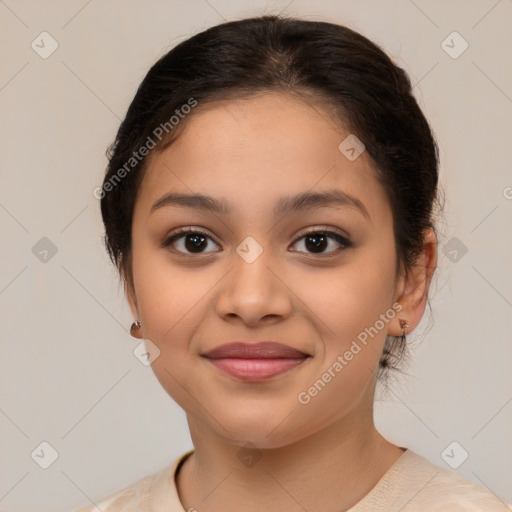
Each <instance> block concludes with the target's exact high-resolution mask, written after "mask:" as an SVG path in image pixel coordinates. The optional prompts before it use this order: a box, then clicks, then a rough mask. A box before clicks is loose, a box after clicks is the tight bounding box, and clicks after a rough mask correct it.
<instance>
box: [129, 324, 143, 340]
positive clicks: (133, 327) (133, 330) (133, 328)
mask: <svg viewBox="0 0 512 512" xmlns="http://www.w3.org/2000/svg"><path fill="white" fill-rule="evenodd" d="M141 327H142V324H141V323H140V322H139V321H138V320H136V321H135V322H133V324H132V325H131V327H130V334H131V335H132V336H133V337H134V338H136V337H137V336H135V334H134V332H135V331H136V329H140V328H141Z"/></svg>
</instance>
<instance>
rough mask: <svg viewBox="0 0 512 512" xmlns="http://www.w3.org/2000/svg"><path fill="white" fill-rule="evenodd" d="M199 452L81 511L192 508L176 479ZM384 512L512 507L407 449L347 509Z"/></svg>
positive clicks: (503, 510) (495, 511)
mask: <svg viewBox="0 0 512 512" xmlns="http://www.w3.org/2000/svg"><path fill="white" fill-rule="evenodd" d="M193 451H194V450H190V451H189V452H187V453H185V454H183V455H181V456H180V457H178V458H177V459H176V460H174V461H173V462H172V463H171V464H170V465H168V466H167V467H165V468H164V469H163V470H161V471H159V472H156V473H153V474H151V475H149V476H146V477H144V478H142V479H140V480H138V481H137V482H135V483H133V484H131V485H129V486H128V487H125V488H124V489H122V490H120V491H117V492H115V493H113V494H111V495H110V496H108V497H107V498H105V499H103V500H102V501H100V502H99V503H97V506H95V505H89V506H87V507H86V508H82V509H80V510H76V511H75V512H189V511H185V509H184V507H183V505H182V504H181V502H180V499H179V496H178V492H177V489H176V481H175V477H176V474H177V473H178V471H179V468H180V465H181V463H182V462H184V461H185V459H186V458H187V457H188V456H189V455H190V454H191V453H193ZM189 510H190V512H194V509H192V508H191V509H189ZM384 511H386V512H387V511H389V512H399V511H400V512H427V511H428V512H491V511H492V512H510V511H512V505H510V504H507V503H505V502H504V501H503V500H501V499H500V498H499V497H498V496H496V495H495V494H494V493H492V492H491V491H489V490H487V489H486V488H485V487H481V486H479V485H477V484H475V483H473V482H472V481H470V480H467V479H465V478H463V477H461V476H460V475H459V474H457V473H456V472H455V471H452V470H449V469H446V468H442V467H439V466H435V465H433V464H431V463H430V462H429V461H428V460H427V459H426V458H424V457H422V456H420V455H418V454H416V453H415V452H412V451H411V450H409V449H406V451H405V452H404V453H403V455H402V456H401V457H400V458H399V459H398V460H397V461H396V462H395V463H394V464H393V465H392V466H391V467H390V468H389V469H388V471H387V472H386V473H385V474H384V475H383V476H382V478H381V479H380V480H379V481H378V482H377V484H376V485H375V487H373V489H372V490H371V491H370V492H369V493H368V494H367V495H366V496H365V497H364V498H363V499H362V500H360V501H359V502H358V503H357V504H356V505H354V506H353V507H352V508H350V509H349V510H348V511H347V512H384ZM198 512H200V511H198ZM310 512H318V511H317V510H314V511H310Z"/></svg>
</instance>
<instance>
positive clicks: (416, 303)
mask: <svg viewBox="0 0 512 512" xmlns="http://www.w3.org/2000/svg"><path fill="white" fill-rule="evenodd" d="M423 240H424V242H423V250H422V252H421V254H420V255H419V256H418V258H417V259H416V262H415V263H414V264H413V265H412V266H411V267H409V268H408V269H406V270H405V271H404V274H403V276H401V278H400V282H399V296H398V297H397V299H396V300H397V302H399V303H400V304H401V305H402V310H401V311H400V317H401V319H402V320H404V319H406V320H405V321H406V322H407V324H408V327H409V329H408V331H407V332H410V331H411V330H413V329H415V328H416V326H417V325H418V324H419V322H420V320H421V318H422V316H423V313H424V311H425V307H426V305H427V300H428V292H429V289H430V283H431V280H432V276H433V274H434V271H435V269H436V265H437V238H436V235H435V232H434V230H433V229H432V228H428V229H427V230H426V231H425V232H424V237H423ZM391 328H392V329H393V331H396V334H393V333H392V332H389V334H391V335H394V336H399V335H400V334H399V333H401V332H402V328H401V325H400V322H399V321H397V322H396V325H393V326H391Z"/></svg>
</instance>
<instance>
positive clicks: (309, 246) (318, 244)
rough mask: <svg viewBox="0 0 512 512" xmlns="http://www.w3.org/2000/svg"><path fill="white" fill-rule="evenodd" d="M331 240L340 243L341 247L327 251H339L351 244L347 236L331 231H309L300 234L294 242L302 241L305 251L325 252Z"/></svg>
mask: <svg viewBox="0 0 512 512" xmlns="http://www.w3.org/2000/svg"><path fill="white" fill-rule="evenodd" d="M332 240H334V241H335V242H336V243H338V244H339V245H341V247H339V248H337V249H336V248H334V250H329V251H327V253H336V252H340V251H342V250H344V249H346V248H348V247H350V246H351V245H352V243H351V242H350V241H349V240H348V239H347V238H345V237H344V236H342V235H340V234H338V233H335V232H333V231H311V232H309V233H306V234H305V235H303V236H301V237H300V238H299V239H298V240H297V242H296V243H298V242H300V241H303V244H304V247H305V248H306V251H308V252H311V253H313V254H324V253H325V252H326V251H325V250H326V249H328V248H329V245H331V246H332V244H329V241H332ZM299 252H303V251H299Z"/></svg>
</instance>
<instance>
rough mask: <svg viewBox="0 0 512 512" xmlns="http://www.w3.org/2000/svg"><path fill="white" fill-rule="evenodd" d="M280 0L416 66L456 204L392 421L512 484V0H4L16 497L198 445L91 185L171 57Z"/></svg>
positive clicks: (26, 505)
mask: <svg viewBox="0 0 512 512" xmlns="http://www.w3.org/2000/svg"><path fill="white" fill-rule="evenodd" d="M280 11H282V12H283V13H286V14H288V15H296V16H299V17H303V18H305V19H310V20H322V21H331V22H336V23H340V24H345V25H347V26H349V27H351V28H354V29H356V30H358V31H360V32H362V33H363V34H364V35H366V36H368V37H369V38H370V39H372V40H373V41H375V42H376V43H378V44H380V45H381V46H382V47H383V49H384V50H385V51H387V52H388V53H389V54H390V55H391V57H392V58H393V59H394V60H395V62H397V63H398V64H399V65H401V66H403V67H404V68H405V69H406V70H407V71H408V72H409V74H410V77H411V81H412V83H413V84H414V92H415V95H416V97H417V99H418V101H419V103H420V106H421V107H422V108H423V110H424V112H425V114H426V116H427V118H428V119H429V121H430V123H431V125H432V127H433V129H434V132H435V134H436V137H437V139H438V141H439V146H440V157H441V182H442V186H443V188H444V190H445V194H446V202H445V213H444V217H443V218H441V219H440V224H439V230H440V239H439V268H438V271H437V274H436V277H435V280H434V283H433V288H432V294H431V311H430V312H429V314H428V315H426V316H425V318H424V321H422V324H421V325H420V326H419V327H418V329H416V332H415V333H414V335H413V336H411V337H410V342H411V344H412V345H413V349H412V361H411V364H410V366H409V367H408V369H407V372H408V374H409V375H404V376H399V377H397V378H396V379H395V380H394V381H393V382H392V387H391V390H390V391H389V392H388V393H386V394H383V393H381V392H380V391H379V389H378V390H377V392H378V396H377V401H376V403H375V417H376V424H377V427H378V428H379V430H380V431H381V433H382V434H383V435H384V436H385V437H386V438H387V439H389V440H390V441H392V442H394V443H396V444H398V445H400V446H407V447H409V448H410V449H412V450H414V451H416V452H418V453H419V454H421V455H423V456H425V457H427V458H428V459H429V460H430V461H431V462H433V463H434V464H436V465H440V466H443V467H447V468H450V466H449V465H448V463H447V462H446V460H445V459H446V456H445V457H443V453H445V454H446V450H447V448H448V452H449V453H453V454H454V456H455V458H456V459H457V460H460V459H461V458H463V457H462V456H463V455H464V453H465V452H467V454H468V457H467V459H466V460H465V461H464V462H463V463H462V464H461V465H460V466H458V467H457V468H456V471H457V472H458V473H460V474H461V475H463V476H464V477H466V478H468V479H470V480H473V481H475V482H477V483H478V484H480V485H483V486H486V487H488V488H489V489H491V490H492V491H493V492H495V493H496V494H497V495H499V496H501V497H502V498H503V499H505V500H507V501H509V502H510V501H512V471H511V466H512V462H511V461H512V429H511V428H510V427H511V419H512V403H511V402H512V375H511V372H510V364H511V360H512V358H511V356H512V347H511V335H510V333H511V328H512V315H511V312H512V309H511V308H512V291H511V290H512V272H511V265H510V262H511V261H512V237H511V235H510V234H511V233H512V230H511V227H512V226H511V225H512V215H511V214H512V200H511V198H512V188H511V187H512V175H511V168H512V166H511V164H512V158H511V151H510V134H511V132H512V130H511V127H512V126H511V125H512V115H511V114H512V90H511V76H512V73H511V68H510V59H508V53H509V49H510V48H511V47H512V32H511V31H510V25H511V22H512V2H511V1H510V0H449V1H447V0H430V1H425V0H414V1H413V0H393V1H390V0H388V1H381V0H360V1H335V0H324V1H322V2H318V1H303V0H292V1H289V0H286V1H273V2H271V1H268V2H265V1H260V0H240V1H234V0H208V1H206V0H186V1H185V0H171V1H163V0H151V1H140V0H139V1H135V0H130V1H126V0H125V1H122V0H115V1H114V0H102V1H100V0H89V1H86V0H73V1H70V0H67V1H49V0H47V1H43V2H41V1H35V0H33V1H21V0H5V1H2V2H0V38H1V45H0V62H1V70H0V112H1V113H2V117H1V123H0V129H1V147H0V162H1V187H0V229H1V232H0V235H1V248H2V251H1V260H0V261H1V271H0V322H1V327H0V333H1V357H0V365H1V374H0V379H1V387H0V393H1V405H0V429H1V441H0V460H1V461H2V462H1V472H0V511H13V512H16V511H24V512H25V511H49V510H52V511H66V510H68V511H70V510H74V509H76V508H78V507H81V506H85V505H88V504H90V503H91V500H94V501H97V500H98V499H100V498H102V497H105V496H106V495H107V494H109V493H111V492H113V491H115V490H118V489H120V488H122V487H124V486H126V485H128V484H130V483H132V482H134V481H136V480H138V479H139V478H141V477H143V476H146V475H148V474H150V473H153V472H156V471H159V470H160V469H162V468H163V467H164V466H165V465H167V464H169V463H170V462H171V461H172V460H173V459H174V458H175V457H177V456H178V455H181V454H182V453H184V452H185V451H187V450H189V449H190V448H192V443H191V440H190V436H189V433H188V428H187V424H186V419H185V414H184V412H183V411H182V410H181V409H180V408H179V407H178V406H177V405H176V404H175V403H174V402H173V400H172V399H171V398H170V397H169V396H168V395H167V394H166V393H165V392H164V391H163V389H162V388H161V387H160V384H159V383H158V382H157V380H156V378H155V377H154V375H153V373H152V371H151V368H150V367H146V366H144V365H143V364H141V363H140V361H139V360H138V359H137V358H136V357H135V356H134V354H133V350H134V348H135V347H136V346H137V344H138V343H139V342H138V340H135V339H134V338H132V337H131V336H130V335H129V326H130V324H131V322H132V317H131V314H130V311H129V308H128V306H127V304H126V301H125V299H124V295H123V293H122V288H121V287H120V286H119V284H118V277H117V274H116V271H115V269H114V268H113V267H112V265H111V264H110V262H109V260H108V258H107V255H106V252H105V250H104V247H103V245H102V239H101V238H102V235H103V225H102V222H101V217H100V211H99V202H98V200H97V199H96V198H95V197H94V195H93V190H94V189H95V188H96V187H97V186H100V185H101V182H102V176H103V173H104V170H105V166H106V164H107V159H106V156H105V151H106V149H107V147H108V145H109V144H110V143H111V142H112V141H113V139H114V136H115V133H116V131H117V128H118V126H119V123H120V121H121V119H122V118H123V117H124V114H125V112H126V109H127V107H128V105H129V103H130V101H131V100H132V98H133V95H134V94H135V91H136V89H137V87H138V85H139V83H140V81H141V80H142V78H143V77H144V75H145V74H146V72H147V71H148V69H149V68H150V66H151V65H152V64H153V63H154V62H155V61H156V60H157V59H158V58H159V57H160V56H162V55H163V54H164V53H166V52H167V51H168V50H169V49H171V48H172V47H173V46H174V45H176V44H177V43H178V42H180V41H182V40H183V39H185V38H187V37H189V36H191V35H193V34H195V33H197V32H198V31H201V30H203V29H205V28H207V27H209V26H212V25H215V24H218V23H220V22H222V21H224V20H235V19H239V18H243V17H247V16H255V15H259V14H262V13H265V12H266V13H274V14H275V13H278V12H280ZM42 32H47V34H43V35H41V33H42ZM454 32H457V34H454ZM41 41H43V42H41ZM52 45H53V46H52ZM56 45H58V46H56ZM466 45H467V48H466ZM53 47H56V49H55V51H53V53H51V54H50V55H47V53H49V52H50V51H51V50H52V49H53ZM45 52H46V53H45ZM41 443H44V444H41ZM46 443H47V444H46ZM452 443H455V444H452ZM452 449H453V450H454V451H453V452H451V451H450V450H452ZM53 459H55V460H53ZM46 464H50V465H49V466H48V467H47V468H46V469H44V468H43V467H41V466H42V465H43V466H44V465H46Z"/></svg>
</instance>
